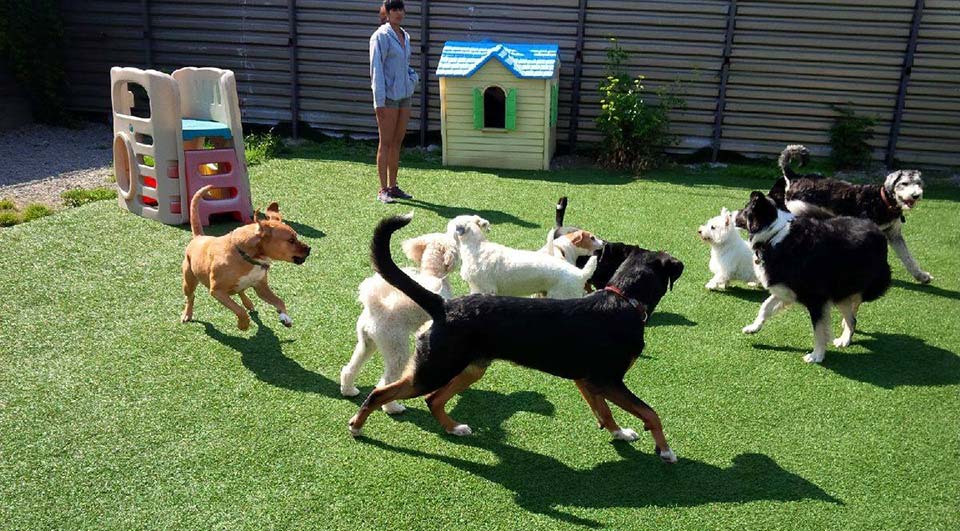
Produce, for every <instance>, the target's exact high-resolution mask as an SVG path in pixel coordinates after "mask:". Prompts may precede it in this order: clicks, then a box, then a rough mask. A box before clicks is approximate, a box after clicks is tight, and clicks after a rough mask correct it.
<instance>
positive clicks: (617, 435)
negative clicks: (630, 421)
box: [613, 428, 640, 442]
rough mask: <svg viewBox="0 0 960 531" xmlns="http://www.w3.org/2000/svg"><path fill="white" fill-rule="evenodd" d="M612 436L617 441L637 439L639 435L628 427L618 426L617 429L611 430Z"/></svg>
mask: <svg viewBox="0 0 960 531" xmlns="http://www.w3.org/2000/svg"><path fill="white" fill-rule="evenodd" d="M613 438H614V439H617V440H618V441H627V442H633V441H635V440H637V439H639V438H640V436H639V435H637V432H635V431H633V430H631V429H630V428H620V429H619V430H617V431H615V432H613Z"/></svg>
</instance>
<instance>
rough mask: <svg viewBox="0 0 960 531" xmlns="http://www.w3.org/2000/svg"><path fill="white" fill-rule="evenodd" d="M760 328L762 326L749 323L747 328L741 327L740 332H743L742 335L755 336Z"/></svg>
mask: <svg viewBox="0 0 960 531" xmlns="http://www.w3.org/2000/svg"><path fill="white" fill-rule="evenodd" d="M761 327H763V325H761V324H757V323H750V324H748V325H747V326H745V327H743V329H742V330H741V332H743V333H744V334H756V333H757V332H759V331H760V328H761Z"/></svg>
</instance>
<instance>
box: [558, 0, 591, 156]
mask: <svg viewBox="0 0 960 531" xmlns="http://www.w3.org/2000/svg"><path fill="white" fill-rule="evenodd" d="M586 25H587V0H580V5H579V11H578V12H577V47H576V49H575V50H574V55H573V91H572V94H571V99H570V121H569V122H568V126H567V145H568V146H569V148H570V151H571V152H573V151H576V149H577V126H578V125H579V123H580V76H581V75H582V74H583V40H584V38H583V37H584V34H585V33H586V31H585V29H586ZM558 105H559V103H558Z"/></svg>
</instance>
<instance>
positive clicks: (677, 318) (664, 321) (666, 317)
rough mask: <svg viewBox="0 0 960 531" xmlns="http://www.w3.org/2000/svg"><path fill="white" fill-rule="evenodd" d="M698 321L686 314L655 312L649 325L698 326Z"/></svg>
mask: <svg viewBox="0 0 960 531" xmlns="http://www.w3.org/2000/svg"><path fill="white" fill-rule="evenodd" d="M696 324H697V323H696V322H694V321H691V320H690V319H687V318H686V317H685V316H683V315H680V314H678V313H671V312H654V313H653V315H651V316H650V320H649V321H647V326H696Z"/></svg>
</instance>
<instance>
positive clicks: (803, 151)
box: [779, 144, 810, 188]
mask: <svg viewBox="0 0 960 531" xmlns="http://www.w3.org/2000/svg"><path fill="white" fill-rule="evenodd" d="M794 160H796V161H797V166H799V167H803V166H806V165H807V162H810V150H809V149H807V148H806V147H804V146H801V145H800V144H793V145H790V146H787V147H786V148H784V150H783V151H782V152H780V160H779V163H780V172H781V173H782V174H783V177H784V179H786V180H787V188H789V187H790V179H796V178H798V177H800V174H798V173H796V172H795V171H793V168H791V167H790V163H791V162H793V161H794Z"/></svg>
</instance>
